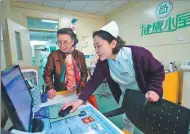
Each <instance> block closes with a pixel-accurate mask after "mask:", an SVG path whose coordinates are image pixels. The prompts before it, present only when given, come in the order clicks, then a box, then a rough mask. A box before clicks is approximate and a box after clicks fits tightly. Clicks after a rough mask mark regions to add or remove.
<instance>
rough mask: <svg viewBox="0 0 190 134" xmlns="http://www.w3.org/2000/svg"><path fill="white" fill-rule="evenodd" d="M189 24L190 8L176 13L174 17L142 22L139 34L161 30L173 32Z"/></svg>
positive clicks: (160, 31)
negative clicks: (146, 22)
mask: <svg viewBox="0 0 190 134" xmlns="http://www.w3.org/2000/svg"><path fill="white" fill-rule="evenodd" d="M189 26H190V10H189V11H186V12H183V13H179V14H176V16H174V17H168V18H167V19H165V20H159V21H157V22H154V23H152V24H146V25H145V24H142V25H141V27H140V28H141V36H143V35H149V34H156V33H163V32H173V31H176V30H177V29H180V28H185V27H189Z"/></svg>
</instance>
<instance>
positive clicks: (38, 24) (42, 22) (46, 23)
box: [27, 17, 58, 30]
mask: <svg viewBox="0 0 190 134" xmlns="http://www.w3.org/2000/svg"><path fill="white" fill-rule="evenodd" d="M27 26H28V28H37V29H48V30H57V29H58V20H49V19H41V18H30V17H27Z"/></svg>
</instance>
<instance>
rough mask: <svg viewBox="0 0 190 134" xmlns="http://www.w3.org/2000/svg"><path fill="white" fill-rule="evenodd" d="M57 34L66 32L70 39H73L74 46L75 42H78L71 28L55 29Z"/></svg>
mask: <svg viewBox="0 0 190 134" xmlns="http://www.w3.org/2000/svg"><path fill="white" fill-rule="evenodd" d="M59 34H68V35H70V36H71V38H72V40H74V45H73V46H74V47H75V46H76V44H77V43H78V42H79V41H78V39H77V35H76V34H75V33H74V32H73V30H72V29H71V28H61V29H59V30H58V31H57V36H58V35H59Z"/></svg>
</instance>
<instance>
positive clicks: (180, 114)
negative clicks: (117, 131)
mask: <svg viewBox="0 0 190 134" xmlns="http://www.w3.org/2000/svg"><path fill="white" fill-rule="evenodd" d="M145 102H146V98H145V96H144V94H143V93H141V92H138V91H133V90H126V92H125V96H124V100H123V104H122V107H121V108H119V109H116V110H114V111H111V112H107V113H104V115H105V116H106V117H112V116H116V115H119V114H123V113H126V115H127V116H128V118H129V119H130V121H131V122H132V123H133V124H134V125H135V126H136V127H138V128H139V129H140V130H141V131H142V132H144V133H145V134H188V131H189V125H190V110H189V109H187V108H185V107H182V106H180V105H177V104H175V103H172V102H170V101H167V100H164V99H160V100H159V101H158V102H155V103H151V102H148V103H147V104H146V105H145Z"/></svg>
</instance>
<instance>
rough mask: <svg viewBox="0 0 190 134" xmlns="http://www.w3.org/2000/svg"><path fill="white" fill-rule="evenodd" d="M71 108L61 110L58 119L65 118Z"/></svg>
mask: <svg viewBox="0 0 190 134" xmlns="http://www.w3.org/2000/svg"><path fill="white" fill-rule="evenodd" d="M71 109H72V106H69V107H67V108H66V109H64V110H63V109H61V110H60V111H59V113H58V115H59V117H65V116H66V115H67V114H69V112H70V111H71Z"/></svg>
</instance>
